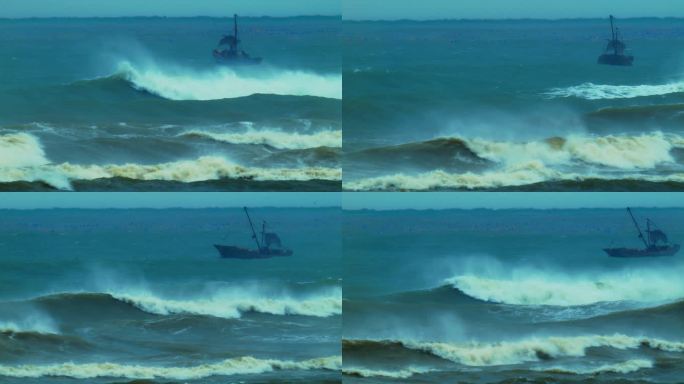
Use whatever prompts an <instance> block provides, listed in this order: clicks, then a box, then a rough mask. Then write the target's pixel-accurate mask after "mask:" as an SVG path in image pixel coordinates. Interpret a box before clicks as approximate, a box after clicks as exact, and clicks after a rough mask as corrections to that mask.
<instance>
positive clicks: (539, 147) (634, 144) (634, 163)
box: [460, 132, 683, 170]
mask: <svg viewBox="0 0 684 384" xmlns="http://www.w3.org/2000/svg"><path fill="white" fill-rule="evenodd" d="M460 140H462V141H463V142H464V143H465V144H466V146H467V147H468V148H469V149H471V150H472V151H473V152H474V153H475V154H476V155H477V156H478V157H480V158H483V159H487V160H490V161H494V162H497V163H502V164H506V165H515V164H520V163H523V162H530V161H541V162H542V163H544V164H546V165H573V164H578V163H582V164H591V165H598V166H604V167H611V168H617V169H625V170H631V169H650V168H654V167H656V166H658V165H660V164H664V163H671V162H673V161H674V159H673V157H672V155H671V154H670V151H671V150H672V148H673V147H677V146H680V145H681V143H682V141H683V138H682V137H681V136H679V135H675V134H664V133H662V132H652V133H644V134H641V135H637V136H632V135H607V136H593V135H591V136H587V135H568V136H567V137H566V138H551V139H546V140H540V141H531V142H523V143H516V142H506V141H490V140H483V139H460Z"/></svg>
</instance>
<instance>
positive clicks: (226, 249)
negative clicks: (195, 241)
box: [214, 244, 292, 259]
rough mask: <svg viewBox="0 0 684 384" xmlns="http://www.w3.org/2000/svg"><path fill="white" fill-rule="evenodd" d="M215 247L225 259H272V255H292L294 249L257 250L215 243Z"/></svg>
mask: <svg viewBox="0 0 684 384" xmlns="http://www.w3.org/2000/svg"><path fill="white" fill-rule="evenodd" d="M214 247H215V248H216V250H217V251H218V252H219V254H220V255H221V257H222V258H224V259H270V258H272V257H283V256H292V251H291V250H289V249H277V250H276V249H267V250H263V251H257V250H252V249H246V248H240V247H236V246H233V245H219V244H214Z"/></svg>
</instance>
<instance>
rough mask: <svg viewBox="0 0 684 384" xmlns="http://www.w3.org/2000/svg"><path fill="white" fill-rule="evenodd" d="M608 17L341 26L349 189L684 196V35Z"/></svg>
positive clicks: (675, 25) (663, 25)
mask: <svg viewBox="0 0 684 384" xmlns="http://www.w3.org/2000/svg"><path fill="white" fill-rule="evenodd" d="M617 23H618V26H619V27H620V29H621V33H622V35H623V36H624V39H625V41H626V43H627V45H628V47H629V48H630V50H631V54H633V55H634V56H635V61H634V66H633V67H611V66H602V65H598V64H597V63H596V60H597V58H598V56H599V54H600V53H601V52H602V50H603V48H604V46H605V43H606V39H607V37H609V36H610V29H609V24H608V22H607V20H599V19H586V20H560V21H540V20H517V21H426V22H414V21H396V22H351V21H349V22H347V21H345V22H344V23H343V33H344V40H343V48H344V59H345V60H344V63H343V74H344V79H345V99H344V107H343V108H344V116H345V135H344V144H345V152H347V155H346V156H345V188H346V189H349V190H402V189H410V190H443V189H449V190H471V189H486V190H490V189H502V190H505V189H511V188H516V189H533V190H539V189H542V190H544V189H548V190H577V189H585V190H611V189H617V190H635V189H639V190H650V189H681V182H682V178H681V175H682V136H681V134H682V132H681V126H682V120H681V112H682V102H683V101H684V99H683V98H682V95H683V93H682V90H684V86H683V84H684V83H682V73H683V72H682V71H683V69H684V56H682V50H683V48H684V30H682V28H681V20H678V19H624V20H621V19H618V21H617Z"/></svg>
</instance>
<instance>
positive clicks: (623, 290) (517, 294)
mask: <svg viewBox="0 0 684 384" xmlns="http://www.w3.org/2000/svg"><path fill="white" fill-rule="evenodd" d="M644 273H645V272H644ZM446 283H447V284H451V285H453V287H454V288H457V289H458V290H460V291H461V292H463V293H465V294H466V295H468V296H470V297H473V298H476V299H479V300H483V301H490V302H497V303H504V304H512V305H559V306H569V305H588V304H594V303H600V302H615V301H635V302H663V301H673V300H678V299H680V298H682V297H684V282H682V281H681V279H679V278H677V277H676V276H674V277H673V276H668V275H667V274H659V273H656V274H653V275H651V274H647V275H643V274H642V273H638V274H629V275H606V276H599V277H595V278H577V279H568V278H562V277H557V278H554V277H534V276H530V277H524V278H508V279H507V278H488V277H479V276H473V275H462V276H456V277H453V278H450V279H447V280H446Z"/></svg>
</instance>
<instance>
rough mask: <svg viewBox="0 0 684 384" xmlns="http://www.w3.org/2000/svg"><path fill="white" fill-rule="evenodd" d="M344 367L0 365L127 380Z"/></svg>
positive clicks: (331, 361)
mask: <svg viewBox="0 0 684 384" xmlns="http://www.w3.org/2000/svg"><path fill="white" fill-rule="evenodd" d="M341 367H342V358H341V357H340V356H330V357H323V358H316V359H309V360H303V361H287V360H275V359H257V358H254V357H251V356H244V357H239V358H233V359H227V360H223V361H221V362H217V363H209V364H202V365H197V366H189V367H161V366H159V367H157V366H144V365H125V364H117V363H85V364H78V363H63V364H50V365H19V366H8V365H0V376H6V377H16V378H38V377H46V376H47V377H49V376H60V377H71V378H76V379H94V378H98V377H115V378H128V379H169V380H193V379H202V378H206V377H211V376H231V375H246V374H259V373H266V372H273V371H277V370H333V371H338V370H340V369H341Z"/></svg>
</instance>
